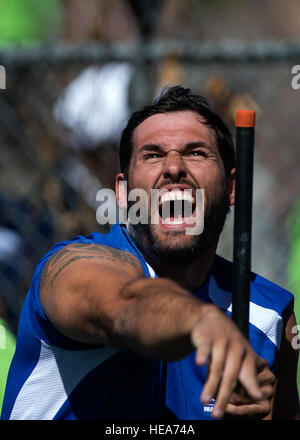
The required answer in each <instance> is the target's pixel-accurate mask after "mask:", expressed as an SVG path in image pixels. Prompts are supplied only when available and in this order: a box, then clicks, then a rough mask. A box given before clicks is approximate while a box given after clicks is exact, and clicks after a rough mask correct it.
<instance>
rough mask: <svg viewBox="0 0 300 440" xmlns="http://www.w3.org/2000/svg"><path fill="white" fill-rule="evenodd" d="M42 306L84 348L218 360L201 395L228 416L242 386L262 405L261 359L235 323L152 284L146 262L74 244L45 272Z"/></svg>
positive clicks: (165, 285) (164, 283)
mask: <svg viewBox="0 0 300 440" xmlns="http://www.w3.org/2000/svg"><path fill="white" fill-rule="evenodd" d="M41 302H42V305H43V308H44V310H45V313H46V315H47V316H48V317H49V319H50V320H51V321H52V323H53V324H54V325H55V326H56V327H57V328H58V329H59V330H60V331H61V332H62V333H63V334H65V335H66V336H68V337H70V338H72V339H75V340H77V341H81V342H87V343H92V344H93V343H94V344H98V343H105V344H109V345H113V346H117V347H120V348H122V347H130V348H131V349H132V350H134V351H136V352H137V353H139V354H141V355H143V356H146V357H150V358H158V359H163V360H175V359H179V358H182V357H184V356H185V355H186V354H188V353H190V352H192V351H194V350H195V349H196V350H197V354H196V362H197V363H198V364H199V365H204V364H205V363H206V362H207V361H208V360H210V370H209V375H208V379H207V381H206V384H205V386H204V389H203V393H202V395H201V399H202V401H203V402H204V403H205V402H209V401H210V400H211V398H213V397H215V396H216V393H217V391H218V394H217V398H216V399H217V400H216V403H215V407H214V410H213V415H214V416H216V417H221V416H222V414H223V412H224V409H225V406H226V404H227V402H228V399H229V396H230V394H231V393H232V390H233V389H234V387H235V385H236V383H237V381H239V382H240V383H241V384H242V386H244V387H245V389H246V390H247V392H248V393H249V394H250V395H251V396H252V397H253V398H255V399H259V398H261V397H262V393H261V390H260V389H259V386H258V383H257V372H256V365H255V354H254V352H253V351H252V349H251V347H250V346H249V344H248V342H247V341H246V340H245V339H244V337H243V336H242V334H241V333H240V332H239V330H238V329H237V328H236V327H235V325H234V324H233V322H232V321H231V320H230V319H228V318H227V317H226V316H225V314H224V313H223V312H222V311H220V310H219V309H218V308H217V307H215V306H213V305H211V304H205V303H203V302H201V301H199V300H198V299H197V298H195V297H194V296H193V295H191V294H190V293H189V292H188V291H186V290H185V289H183V288H181V287H180V286H179V285H178V284H176V283H175V282H173V281H171V280H168V279H163V278H158V279H146V278H145V277H144V273H143V270H142V268H141V266H140V263H139V262H138V260H137V259H136V258H135V257H134V256H133V255H131V254H130V253H128V252H123V251H119V250H116V249H113V248H110V247H108V246H100V245H86V244H72V245H69V246H67V247H66V248H64V249H62V250H60V251H58V252H57V253H56V254H55V255H54V256H53V257H52V258H51V259H50V260H49V262H48V264H47V265H46V266H45V268H44V271H43V276H42V279H41Z"/></svg>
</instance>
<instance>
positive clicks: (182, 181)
mask: <svg viewBox="0 0 300 440" xmlns="http://www.w3.org/2000/svg"><path fill="white" fill-rule="evenodd" d="M166 185H187V186H189V187H191V188H192V189H195V190H196V189H200V188H201V187H199V186H198V185H196V184H195V183H194V182H191V181H190V180H188V179H178V180H172V179H165V180H163V181H162V182H160V183H159V184H158V185H157V186H156V187H154V188H153V189H161V188H163V187H164V186H166Z"/></svg>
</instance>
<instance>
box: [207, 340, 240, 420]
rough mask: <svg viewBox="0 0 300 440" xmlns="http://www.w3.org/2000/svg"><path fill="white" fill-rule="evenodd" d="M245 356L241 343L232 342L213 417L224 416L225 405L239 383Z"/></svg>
mask: <svg viewBox="0 0 300 440" xmlns="http://www.w3.org/2000/svg"><path fill="white" fill-rule="evenodd" d="M243 356H244V349H243V347H241V346H240V345H239V344H238V345H233V344H232V346H231V347H230V348H229V350H228V353H227V359H226V364H225V368H224V371H223V377H222V381H221V384H220V387H219V390H218V395H217V397H216V402H215V405H214V409H213V411H212V416H213V417H216V418H220V417H222V416H223V413H224V411H225V407H226V405H227V403H228V401H229V398H230V396H231V394H232V392H233V390H234V388H235V386H236V384H237V381H238V377H239V372H240V367H241V363H242V359H243Z"/></svg>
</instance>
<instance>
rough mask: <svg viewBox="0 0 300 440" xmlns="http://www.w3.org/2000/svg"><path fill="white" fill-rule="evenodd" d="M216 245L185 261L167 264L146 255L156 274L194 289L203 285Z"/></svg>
mask: <svg viewBox="0 0 300 440" xmlns="http://www.w3.org/2000/svg"><path fill="white" fill-rule="evenodd" d="M216 249H217V245H214V246H212V247H210V248H209V249H207V250H206V251H205V252H204V254H203V255H201V256H199V257H197V258H195V260H193V261H189V262H187V263H185V264H184V263H182V262H180V263H179V264H167V263H163V262H161V261H157V260H156V259H155V258H151V257H149V256H148V257H147V262H148V263H149V264H150V266H151V267H152V268H153V269H154V270H155V272H156V273H157V275H158V276H160V277H164V278H169V279H171V280H173V281H176V282H178V284H180V285H181V286H183V287H185V288H186V289H188V290H196V289H198V288H200V287H202V286H203V284H204V283H205V281H206V279H207V277H208V275H209V272H210V270H211V268H212V265H213V262H214V258H215V255H216Z"/></svg>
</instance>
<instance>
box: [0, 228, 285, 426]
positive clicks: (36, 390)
mask: <svg viewBox="0 0 300 440" xmlns="http://www.w3.org/2000/svg"><path fill="white" fill-rule="evenodd" d="M76 242H77V243H91V244H103V245H106V246H111V247H114V248H117V249H120V250H124V251H128V252H131V253H132V254H133V255H135V256H136V257H137V258H138V259H139V261H140V263H141V265H142V267H143V270H144V273H145V277H156V275H155V273H154V271H153V269H152V268H151V267H150V266H149V265H148V264H147V262H146V261H145V259H144V258H143V256H142V255H141V253H140V252H139V250H138V249H137V248H136V246H135V245H134V243H133V242H132V240H131V239H130V237H129V235H128V234H127V232H126V229H125V228H124V227H122V226H120V225H119V224H116V225H115V226H113V227H112V229H111V230H110V232H109V233H108V234H100V233H97V232H94V233H93V234H91V235H89V236H87V237H82V236H78V237H76V238H74V239H73V240H71V241H64V242H61V243H58V244H57V245H56V246H54V248H52V249H51V251H50V252H48V253H47V254H46V255H45V256H44V257H43V258H41V260H40V261H39V263H38V265H37V268H36V270H35V273H34V275H33V279H32V284H31V287H30V289H29V291H28V294H27V296H26V299H25V301H24V305H23V309H22V312H21V316H20V322H19V329H18V337H17V348H16V352H15V355H14V358H13V361H12V364H11V368H10V371H9V375H8V380H7V387H6V391H5V398H4V403H3V409H2V419H4V420H7V419H17V420H20V419H27V420H29V419H30V420H52V419H63V420H67V419H78V420H87V419H89V420H151V419H163V420H176V419H177V420H198V419H200V420H204V419H211V418H212V417H211V414H210V413H211V410H212V407H213V402H211V404H209V405H203V404H202V403H201V402H200V394H201V391H202V387H203V384H204V382H205V379H206V373H207V371H206V367H203V368H202V367H199V366H197V365H196V364H195V353H191V354H190V355H188V356H187V357H185V358H183V359H181V360H179V361H176V362H163V361H153V360H149V359H145V358H143V357H141V356H139V355H137V354H135V353H134V352H133V351H131V350H129V349H122V350H120V349H116V348H114V347H109V346H104V345H101V346H94V345H87V344H83V343H78V342H76V341H73V340H71V339H69V338H67V337H65V336H64V335H62V334H61V333H60V332H59V331H58V330H57V329H56V328H55V327H54V326H53V325H52V324H51V322H50V321H49V320H48V318H47V316H46V314H45V312H44V310H43V308H42V306H41V302H40V295H39V283H40V277H41V272H42V269H43V266H44V264H45V263H46V261H47V260H48V258H49V257H50V256H51V255H53V253H54V252H56V251H57V250H58V249H61V248H62V247H64V246H66V245H68V244H70V243H76ZM231 277H232V263H230V262H228V261H226V260H224V259H223V258H221V257H218V256H216V258H215V261H214V264H213V267H212V270H211V273H210V276H209V277H208V280H207V282H206V284H205V286H203V287H202V288H201V289H200V290H199V291H196V292H193V293H194V294H195V295H196V296H197V297H199V298H200V299H201V300H203V301H206V302H212V303H214V304H216V305H217V306H219V307H220V308H221V309H223V310H225V311H226V313H227V314H228V315H229V316H230V315H231ZM99 294H101V292H99ZM292 304H293V296H292V294H290V293H289V292H287V291H286V290H284V289H282V288H280V287H278V286H276V285H275V284H273V283H271V282H269V281H267V280H266V279H264V278H262V277H260V276H259V275H256V274H253V275H252V279H251V288H250V318H249V320H250V329H249V339H250V343H251V345H252V347H253V349H254V350H255V351H256V353H257V354H259V355H260V356H262V357H263V358H265V359H266V360H267V361H268V363H269V367H270V369H271V370H272V371H274V369H275V362H276V357H277V354H278V351H279V347H280V340H281V334H282V327H283V322H282V314H283V312H284V310H285V309H286V308H287V307H288V306H291V305H292Z"/></svg>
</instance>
